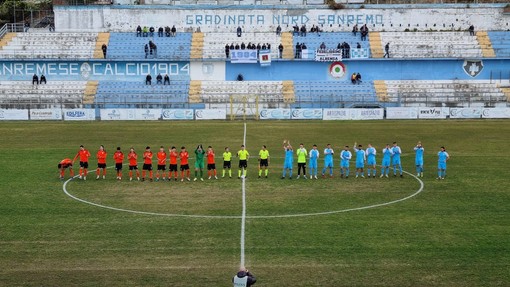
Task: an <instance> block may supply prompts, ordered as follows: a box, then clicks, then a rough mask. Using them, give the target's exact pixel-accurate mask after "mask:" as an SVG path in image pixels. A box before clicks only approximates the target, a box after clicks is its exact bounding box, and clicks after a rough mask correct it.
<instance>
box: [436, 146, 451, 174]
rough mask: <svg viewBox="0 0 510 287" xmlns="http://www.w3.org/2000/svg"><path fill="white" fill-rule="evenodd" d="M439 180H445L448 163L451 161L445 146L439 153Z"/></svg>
mask: <svg viewBox="0 0 510 287" xmlns="http://www.w3.org/2000/svg"><path fill="white" fill-rule="evenodd" d="M437 157H438V160H437V179H444V177H445V176H446V162H447V161H448V160H449V159H450V155H449V154H448V153H447V152H446V149H445V148H444V146H442V147H441V150H440V151H439V152H438V153H437Z"/></svg>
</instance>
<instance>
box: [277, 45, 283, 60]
mask: <svg viewBox="0 0 510 287" xmlns="http://www.w3.org/2000/svg"><path fill="white" fill-rule="evenodd" d="M278 58H280V59H281V58H283V45H282V43H280V45H279V46H278Z"/></svg>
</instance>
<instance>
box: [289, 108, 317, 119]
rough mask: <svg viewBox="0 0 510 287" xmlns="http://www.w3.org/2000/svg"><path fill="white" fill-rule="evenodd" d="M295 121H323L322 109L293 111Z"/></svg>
mask: <svg viewBox="0 0 510 287" xmlns="http://www.w3.org/2000/svg"><path fill="white" fill-rule="evenodd" d="M291 119H293V120H322V109H293V110H292V111H291Z"/></svg>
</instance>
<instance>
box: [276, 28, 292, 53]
mask: <svg viewBox="0 0 510 287" xmlns="http://www.w3.org/2000/svg"><path fill="white" fill-rule="evenodd" d="M281 43H282V45H283V55H282V58H283V59H294V45H293V44H292V43H293V39H292V33H291V32H282V36H281ZM276 48H277V49H278V47H276Z"/></svg>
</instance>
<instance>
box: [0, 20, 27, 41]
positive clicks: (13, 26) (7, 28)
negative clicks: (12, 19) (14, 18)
mask: <svg viewBox="0 0 510 287" xmlns="http://www.w3.org/2000/svg"><path fill="white" fill-rule="evenodd" d="M23 31H24V28H23V24H19V23H7V24H5V25H4V26H3V27H2V28H0V39H2V38H3V37H4V36H5V34H7V33H13V32H15V33H19V32H23Z"/></svg>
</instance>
